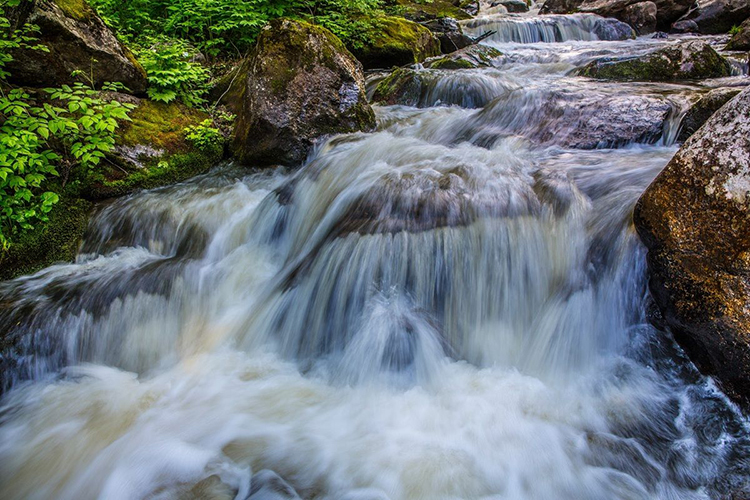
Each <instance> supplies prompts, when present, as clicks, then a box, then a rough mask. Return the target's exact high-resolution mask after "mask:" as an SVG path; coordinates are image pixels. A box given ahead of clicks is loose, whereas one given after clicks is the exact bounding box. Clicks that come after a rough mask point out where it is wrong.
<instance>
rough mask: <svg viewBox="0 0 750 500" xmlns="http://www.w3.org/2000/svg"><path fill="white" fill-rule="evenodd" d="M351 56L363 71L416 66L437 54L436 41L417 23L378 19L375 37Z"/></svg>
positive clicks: (398, 18) (388, 18)
mask: <svg viewBox="0 0 750 500" xmlns="http://www.w3.org/2000/svg"><path fill="white" fill-rule="evenodd" d="M352 53H353V54H354V55H355V56H356V57H357V59H359V60H360V61H361V62H362V65H363V66H364V67H365V69H375V68H392V67H393V66H404V65H406V64H414V63H420V62H422V61H424V60H425V59H427V58H428V57H432V56H437V55H439V54H440V42H439V41H438V39H437V38H435V36H434V35H433V34H432V33H431V32H430V30H428V29H427V28H425V27H424V26H422V25H421V24H418V23H415V22H412V21H409V20H407V19H404V18H401V17H384V18H382V19H380V26H379V28H378V30H377V36H376V37H375V38H374V39H373V40H370V41H369V42H368V43H367V45H365V46H364V47H360V48H353V49H352Z"/></svg>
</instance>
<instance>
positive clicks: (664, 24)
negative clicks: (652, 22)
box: [539, 0, 695, 30]
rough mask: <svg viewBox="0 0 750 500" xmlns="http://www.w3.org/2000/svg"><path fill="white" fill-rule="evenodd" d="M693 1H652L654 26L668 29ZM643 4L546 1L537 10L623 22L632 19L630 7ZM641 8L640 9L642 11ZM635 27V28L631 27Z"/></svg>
mask: <svg viewBox="0 0 750 500" xmlns="http://www.w3.org/2000/svg"><path fill="white" fill-rule="evenodd" d="M694 2H695V0H653V3H654V5H655V6H656V24H657V27H658V28H659V29H662V30H663V29H668V28H669V27H670V26H671V25H672V23H673V22H675V21H676V20H677V19H679V18H680V17H681V16H683V15H685V14H686V13H687V12H688V10H690V7H691V6H692V5H693V3H694ZM639 3H644V0H547V1H546V2H544V5H542V8H541V9H540V10H539V13H540V14H573V13H576V12H590V13H592V14H598V15H600V16H603V17H614V18H615V19H619V20H621V21H624V22H628V18H630V17H632V15H633V13H632V10H631V11H628V10H627V9H628V8H629V7H630V6H631V5H635V4H639ZM643 8H644V7H643V6H642V7H641V8H640V9H643ZM633 27H635V26H633Z"/></svg>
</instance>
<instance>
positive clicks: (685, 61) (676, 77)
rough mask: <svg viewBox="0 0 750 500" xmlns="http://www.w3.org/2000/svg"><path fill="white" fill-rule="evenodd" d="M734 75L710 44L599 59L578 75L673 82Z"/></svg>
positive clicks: (686, 43)
mask: <svg viewBox="0 0 750 500" xmlns="http://www.w3.org/2000/svg"><path fill="white" fill-rule="evenodd" d="M730 74H731V66H730V65H729V62H728V61H727V60H726V59H725V58H724V57H722V56H721V55H719V53H718V52H716V51H715V50H714V49H713V48H712V47H711V46H710V45H709V44H707V43H705V42H700V41H690V42H683V43H679V44H676V45H672V46H669V47H664V48H662V49H659V50H657V51H655V52H652V53H650V54H647V55H645V56H639V57H628V58H615V59H611V58H605V59H598V60H596V61H593V62H591V63H589V64H588V65H586V66H584V67H583V68H581V69H580V70H579V71H578V75H579V76H586V77H590V78H597V79H600V80H619V81H645V82H670V81H680V80H699V79H704V78H721V77H725V76H729V75H730Z"/></svg>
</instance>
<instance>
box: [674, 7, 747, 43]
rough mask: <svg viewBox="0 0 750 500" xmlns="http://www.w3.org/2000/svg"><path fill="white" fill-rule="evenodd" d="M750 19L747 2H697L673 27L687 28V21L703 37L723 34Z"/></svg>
mask: <svg viewBox="0 0 750 500" xmlns="http://www.w3.org/2000/svg"><path fill="white" fill-rule="evenodd" d="M748 17H750V2H748V0H698V1H697V2H696V4H695V6H694V7H693V8H691V9H690V10H689V11H688V12H687V13H686V14H685V15H684V16H682V17H681V18H680V19H679V20H678V21H677V23H675V27H678V28H679V27H680V26H683V27H684V26H687V25H688V22H689V21H692V23H694V24H690V26H695V27H696V31H695V32H697V33H702V34H704V35H718V34H724V33H726V32H727V31H729V30H730V29H732V27H733V26H736V25H737V24H739V23H740V22H742V21H744V20H745V19H747V18H748Z"/></svg>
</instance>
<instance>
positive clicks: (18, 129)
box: [0, 83, 132, 250]
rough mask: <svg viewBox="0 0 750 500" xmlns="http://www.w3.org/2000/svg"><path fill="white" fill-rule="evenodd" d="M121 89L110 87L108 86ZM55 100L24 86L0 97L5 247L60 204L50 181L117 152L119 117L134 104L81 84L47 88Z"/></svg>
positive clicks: (0, 209) (0, 213)
mask: <svg viewBox="0 0 750 500" xmlns="http://www.w3.org/2000/svg"><path fill="white" fill-rule="evenodd" d="M118 88H120V87H118V86H114V85H109V86H106V88H105V90H116V89H118ZM45 92H46V93H47V94H48V99H49V101H44V102H41V103H40V102H39V101H41V99H38V100H34V99H32V98H31V96H30V95H29V94H28V93H27V92H26V91H24V90H22V89H14V90H11V91H10V92H8V93H7V95H5V96H2V97H0V115H2V118H4V121H3V125H2V127H0V246H2V248H3V249H4V250H7V248H8V247H9V245H10V243H11V241H12V239H13V237H14V236H17V235H19V234H21V233H22V232H24V231H26V230H28V229H32V228H33V224H34V223H35V222H37V221H41V222H44V221H46V220H47V214H48V213H49V211H50V210H51V209H52V206H53V205H54V204H55V203H57V201H58V198H59V197H58V195H57V194H56V193H54V192H52V191H47V190H45V189H44V186H45V184H46V181H48V180H49V178H51V177H57V176H59V175H60V170H63V171H64V172H65V173H66V174H67V171H68V170H69V169H70V167H71V166H73V165H80V166H82V167H84V168H88V169H90V168H93V167H94V166H96V165H97V164H99V162H100V161H101V160H102V159H103V158H104V156H105V153H107V152H109V151H111V150H112V148H113V147H114V144H115V130H116V129H117V127H118V120H127V119H128V116H127V112H128V110H130V109H132V105H130V104H122V103H119V102H117V101H115V100H109V99H104V98H102V97H101V96H100V93H99V92H97V91H95V90H92V89H91V88H89V87H87V86H85V85H83V84H81V83H77V84H76V85H75V86H73V87H69V86H67V85H63V86H62V87H61V88H59V89H45Z"/></svg>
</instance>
